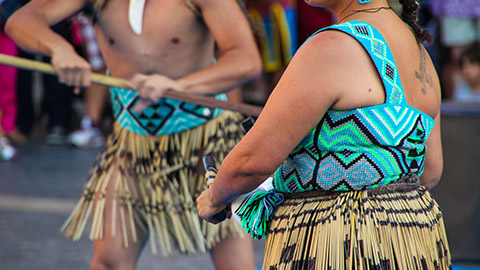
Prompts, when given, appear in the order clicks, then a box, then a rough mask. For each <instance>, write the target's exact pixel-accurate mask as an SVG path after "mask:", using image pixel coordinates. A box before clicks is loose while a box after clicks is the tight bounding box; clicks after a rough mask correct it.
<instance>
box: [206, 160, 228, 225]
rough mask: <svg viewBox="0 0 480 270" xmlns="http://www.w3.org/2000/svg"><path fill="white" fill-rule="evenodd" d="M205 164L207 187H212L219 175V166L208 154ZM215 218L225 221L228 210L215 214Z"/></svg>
mask: <svg viewBox="0 0 480 270" xmlns="http://www.w3.org/2000/svg"><path fill="white" fill-rule="evenodd" d="M203 166H204V167H205V181H206V182H207V187H210V186H211V185H212V183H213V181H215V177H217V166H216V163H215V159H214V158H213V157H211V156H206V157H204V158H203ZM213 218H214V219H215V220H216V221H218V222H221V221H224V220H225V219H226V218H227V211H225V209H224V210H222V211H221V212H219V213H217V214H215V215H214V216H213Z"/></svg>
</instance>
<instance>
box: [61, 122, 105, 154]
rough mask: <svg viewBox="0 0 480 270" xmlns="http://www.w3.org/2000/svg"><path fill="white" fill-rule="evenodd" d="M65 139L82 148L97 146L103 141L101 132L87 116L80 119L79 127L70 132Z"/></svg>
mask: <svg viewBox="0 0 480 270" xmlns="http://www.w3.org/2000/svg"><path fill="white" fill-rule="evenodd" d="M67 141H68V142H69V143H70V144H72V145H74V146H76V147H78V148H83V149H88V148H98V147H101V146H102V145H103V144H104V143H105V139H104V138H103V134H102V132H101V131H100V130H99V129H98V128H96V127H94V126H93V124H92V121H91V120H90V118H88V117H84V118H83V119H82V123H81V128H80V129H79V130H77V131H74V132H72V133H71V134H70V135H69V136H68V138H67Z"/></svg>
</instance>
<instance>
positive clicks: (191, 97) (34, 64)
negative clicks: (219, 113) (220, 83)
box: [0, 54, 262, 116]
mask: <svg viewBox="0 0 480 270" xmlns="http://www.w3.org/2000/svg"><path fill="white" fill-rule="evenodd" d="M0 64H2V65H7V66H12V67H16V68H21V69H26V70H32V71H38V72H42V73H47V74H52V75H57V73H56V72H55V69H54V68H53V66H52V65H50V64H47V63H43V62H39V61H35V60H30V59H25V58H20V57H15V56H10V55H5V54H0ZM91 79H92V82H93V83H95V84H100V85H105V86H110V87H120V88H126V85H127V80H125V79H121V78H116V77H108V76H105V75H103V74H98V73H92V74H91ZM164 97H166V98H171V99H176V100H180V101H184V102H188V103H193V104H198V105H202V106H206V107H212V108H220V109H225V110H230V111H235V112H239V113H241V114H244V115H250V116H258V115H259V114H260V112H261V111H262V107H260V106H254V105H249V104H238V103H232V102H228V101H224V100H218V99H215V98H211V97H207V96H202V95H196V94H187V93H184V92H179V91H174V90H168V91H167V92H166V93H165V95H164Z"/></svg>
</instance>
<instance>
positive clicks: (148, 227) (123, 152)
mask: <svg viewBox="0 0 480 270" xmlns="http://www.w3.org/2000/svg"><path fill="white" fill-rule="evenodd" d="M241 118H242V117H241V116H240V115H238V114H235V113H232V112H227V111H224V112H223V113H222V114H220V115H219V116H218V117H216V118H215V119H213V120H211V121H209V122H207V123H206V124H204V125H201V126H198V127H195V128H192V129H189V130H186V131H183V132H179V133H175V134H170V135H162V136H142V135H138V134H135V133H132V132H129V131H127V130H126V129H123V128H122V127H120V126H119V125H118V124H115V126H114V130H113V133H112V134H111V135H110V137H109V139H108V141H107V145H106V147H105V149H104V151H103V152H102V153H100V155H99V157H98V158H97V162H96V164H95V165H94V167H93V168H92V170H91V171H90V176H89V180H88V182H87V183H86V185H85V188H84V191H83V194H82V197H81V199H80V201H79V203H78V204H77V206H76V207H75V209H74V210H73V212H72V214H71V215H70V216H69V218H68V219H67V221H66V222H65V225H64V227H63V228H62V230H63V231H64V234H65V237H67V238H71V239H73V240H78V239H79V238H80V237H81V235H82V232H83V231H84V229H85V227H86V225H87V221H88V220H89V219H90V216H92V220H91V227H90V239H92V240H95V239H102V237H103V234H104V233H111V234H112V236H115V237H122V239H123V242H124V245H125V246H126V247H128V244H129V240H130V241H132V240H133V241H139V240H138V239H137V238H138V236H137V232H141V233H143V235H147V233H148V240H149V241H150V245H151V248H152V251H153V253H156V252H157V251H156V250H157V243H158V244H159V245H160V246H161V250H162V253H163V254H164V255H168V254H169V253H170V252H171V250H172V243H173V244H174V245H175V247H176V248H177V249H178V250H179V251H180V252H181V253H186V254H194V253H197V252H202V253H203V252H206V251H207V250H208V249H210V248H211V247H213V246H214V245H215V244H216V243H218V242H219V241H220V240H221V239H223V238H225V237H227V236H229V235H231V234H232V233H240V232H242V229H241V228H240V226H238V224H236V223H235V222H232V221H231V220H229V221H228V222H223V223H221V224H219V225H212V224H209V223H207V222H205V221H203V220H202V219H201V218H199V216H198V214H197V211H196V208H195V200H196V198H197V197H198V196H199V195H200V193H201V192H202V191H203V190H204V189H205V188H206V184H205V175H204V170H203V165H202V158H203V157H204V156H206V155H212V156H214V157H216V159H217V161H219V162H221V161H222V160H223V158H224V157H225V156H226V155H227V153H228V152H229V151H230V150H231V149H232V148H233V147H234V146H235V145H236V143H237V142H238V141H239V140H240V139H241V137H242V136H243V131H242V129H241V125H240V123H241V120H242V119H241ZM107 200H112V201H111V202H110V203H109V202H107ZM106 204H107V205H112V207H111V208H112V209H107V208H106V207H105V205H106ZM105 211H111V213H108V214H109V215H108V216H111V222H110V223H111V224H113V225H118V224H116V223H115V222H118V221H120V223H121V231H120V232H116V231H115V230H116V229H115V226H112V227H110V226H108V227H107V226H106V225H104V224H105V223H108V222H107V221H106V220H105V218H104V216H105ZM117 227H118V226H117ZM132 228H135V229H134V230H132ZM140 241H143V239H140Z"/></svg>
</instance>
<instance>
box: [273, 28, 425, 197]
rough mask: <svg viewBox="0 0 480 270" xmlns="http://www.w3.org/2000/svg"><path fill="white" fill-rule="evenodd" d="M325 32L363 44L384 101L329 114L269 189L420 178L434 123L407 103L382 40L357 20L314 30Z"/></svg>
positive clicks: (356, 186) (355, 186) (343, 187)
mask: <svg viewBox="0 0 480 270" xmlns="http://www.w3.org/2000/svg"><path fill="white" fill-rule="evenodd" d="M325 30H338V31H342V32H344V33H347V34H350V35H351V36H353V37H354V38H356V39H357V40H358V41H359V42H360V43H361V44H362V45H363V47H364V48H365V50H366V51H367V52H368V53H369V55H370V57H371V58H372V60H373V62H374V63H375V66H376V67H377V69H378V71H379V74H381V77H382V80H383V84H384V86H385V91H386V102H385V103H384V104H381V105H376V106H370V107H363V108H358V109H355V110H349V111H335V110H329V111H328V112H327V113H326V115H325V116H324V118H323V119H322V120H321V121H320V123H319V124H318V125H317V126H316V127H315V128H314V129H313V130H312V131H311V132H310V133H309V134H308V135H307V136H306V137H305V138H304V139H303V141H302V142H301V143H300V144H299V145H298V146H297V147H296V148H295V149H294V150H293V151H292V152H291V153H290V155H289V156H288V157H287V159H286V160H285V161H284V162H283V163H282V164H281V166H280V167H279V168H278V169H277V171H276V172H275V175H274V186H275V188H276V189H277V190H278V191H280V192H287V193H292V192H302V191H309V190H327V191H348V190H362V189H369V188H374V187H377V186H382V185H386V184H388V183H391V182H394V181H397V180H398V179H400V178H402V177H404V176H405V175H407V174H409V173H415V174H417V175H421V174H422V172H423V169H424V162H425V152H426V145H425V142H426V140H427V138H428V135H429V134H430V131H431V129H432V128H433V125H434V120H433V119H432V118H431V117H430V116H428V115H426V114H424V113H423V112H421V111H419V110H417V109H415V108H414V107H411V106H409V105H408V104H407V102H406V99H405V96H404V93H403V87H402V85H401V82H400V78H399V75H398V71H397V67H396V64H395V62H394V59H393V56H392V53H391V51H390V49H389V47H388V45H387V43H386V42H385V39H384V38H383V37H382V36H381V34H380V32H378V31H377V30H376V29H375V28H373V27H372V26H371V25H369V24H367V23H364V22H358V21H356V22H348V23H344V24H340V25H334V26H331V27H327V28H324V29H322V30H320V31H319V32H321V31H325ZM317 33H318V32H317ZM315 34H316V33H315Z"/></svg>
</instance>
